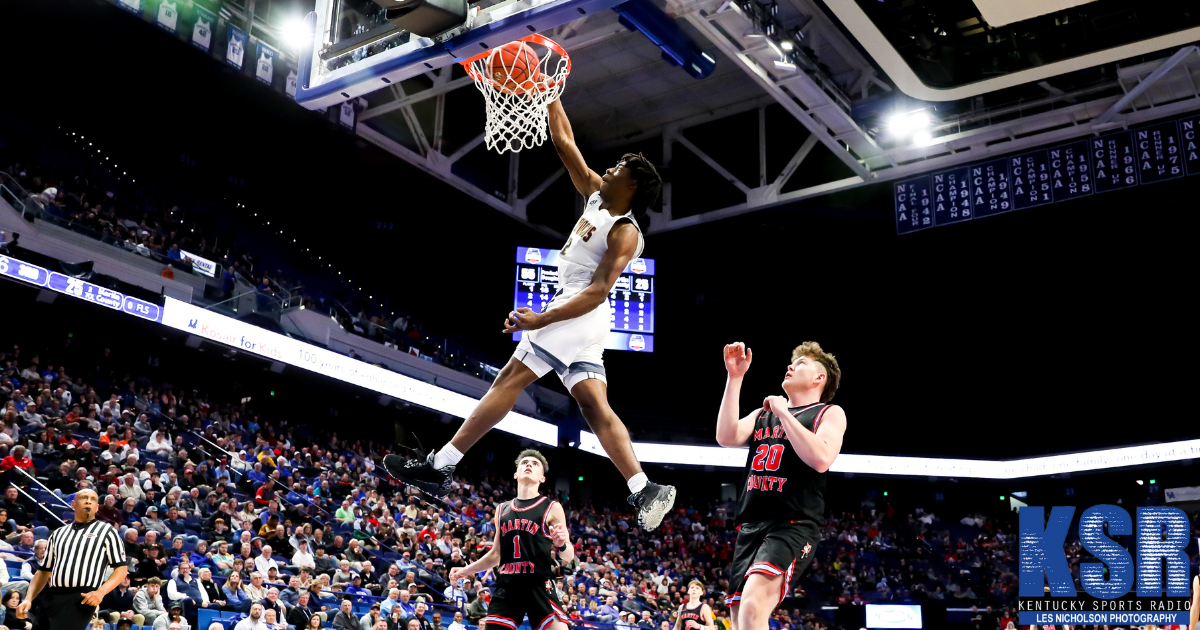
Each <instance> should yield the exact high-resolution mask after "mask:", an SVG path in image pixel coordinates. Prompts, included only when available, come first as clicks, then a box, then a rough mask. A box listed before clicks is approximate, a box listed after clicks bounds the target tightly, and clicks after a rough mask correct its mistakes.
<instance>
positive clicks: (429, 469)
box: [383, 452, 454, 497]
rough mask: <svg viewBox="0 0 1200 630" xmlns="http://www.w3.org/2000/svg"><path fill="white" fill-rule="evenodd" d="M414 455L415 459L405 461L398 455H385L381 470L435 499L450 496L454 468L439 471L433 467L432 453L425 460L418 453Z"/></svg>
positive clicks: (447, 467) (449, 467)
mask: <svg viewBox="0 0 1200 630" xmlns="http://www.w3.org/2000/svg"><path fill="white" fill-rule="evenodd" d="M414 454H416V455H417V456H418V457H417V458H416V459H405V458H404V457H401V456H399V455H385V456H384V458H383V469H384V470H386V471H387V474H389V475H391V476H392V477H394V478H396V479H398V480H400V481H402V482H404V483H406V484H408V485H410V486H415V487H416V488H418V489H420V490H421V491H422V492H426V493H429V494H432V495H435V496H437V497H445V496H446V495H448V494H450V484H451V482H453V480H454V466H446V467H445V468H442V469H440V470H439V469H436V468H434V467H433V453H432V452H431V453H429V455H428V456H427V457H425V459H421V458H420V453H419V452H414Z"/></svg>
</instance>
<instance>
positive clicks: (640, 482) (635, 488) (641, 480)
mask: <svg viewBox="0 0 1200 630" xmlns="http://www.w3.org/2000/svg"><path fill="white" fill-rule="evenodd" d="M649 481H650V480H649V479H647V478H646V473H644V472H640V473H638V474H636V475H634V476H632V477H630V478H629V479H627V480H626V481H625V483H627V484H629V491H630V492H632V493H634V494H636V493H638V492H641V491H642V488H645V487H646V484H647V483H649Z"/></svg>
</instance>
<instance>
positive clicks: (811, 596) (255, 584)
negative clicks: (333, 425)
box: [0, 346, 1015, 630]
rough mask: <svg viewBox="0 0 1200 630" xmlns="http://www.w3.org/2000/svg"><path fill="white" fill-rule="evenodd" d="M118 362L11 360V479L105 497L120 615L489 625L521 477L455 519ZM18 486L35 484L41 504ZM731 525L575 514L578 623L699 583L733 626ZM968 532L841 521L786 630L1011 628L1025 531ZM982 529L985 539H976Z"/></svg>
mask: <svg viewBox="0 0 1200 630" xmlns="http://www.w3.org/2000/svg"><path fill="white" fill-rule="evenodd" d="M106 357H107V353H105V356H101V357H93V358H92V359H93V360H91V361H88V363H89V364H90V363H96V364H97V365H99V366H100V367H97V368H95V369H93V370H92V371H91V373H89V374H80V375H76V374H74V373H73V372H68V369H69V368H68V366H65V365H61V364H59V363H57V362H52V359H51V358H50V357H46V358H45V359H46V360H45V361H43V360H42V357H39V356H25V355H23V354H22V353H21V351H20V349H19V347H16V346H14V347H13V349H12V350H11V351H8V352H5V353H3V354H0V369H3V379H2V380H0V401H2V402H3V408H4V429H3V431H0V455H4V456H6V457H5V458H4V459H3V461H0V471H7V470H10V469H11V468H14V467H15V468H21V469H25V470H28V471H29V472H30V473H32V474H34V475H36V476H39V477H43V478H44V480H43V481H42V483H43V484H44V485H45V486H46V488H47V489H48V491H49V492H52V493H54V494H56V495H58V496H61V497H63V498H64V499H66V500H69V499H70V497H71V495H72V494H73V493H74V492H76V491H77V490H78V489H80V488H82V487H92V488H95V489H96V490H97V491H99V492H100V493H101V496H102V502H103V508H102V509H101V512H100V515H99V517H100V518H102V519H104V520H107V521H109V522H111V523H113V525H114V526H115V527H117V528H118V529H119V530H120V531H121V533H122V535H123V536H124V537H125V540H126V541H127V543H126V545H127V552H128V554H129V557H130V558H131V563H132V570H131V573H130V576H131V591H132V594H130V591H124V592H123V593H122V594H121V595H120V597H122V598H124V599H127V600H128V601H127V602H125V603H117V602H116V601H115V600H114V601H110V602H109V603H108V605H107V606H106V607H104V609H105V610H106V611H112V612H114V613H118V616H121V615H125V616H129V617H132V616H133V615H142V616H143V618H144V619H146V620H148V622H149V623H150V624H151V625H153V623H154V622H155V621H156V619H153V618H154V617H155V613H156V612H157V613H158V615H159V616H165V617H164V618H168V617H169V616H170V614H171V609H170V605H171V603H172V602H180V603H181V607H180V610H179V613H180V614H181V615H182V618H184V619H187V618H189V617H193V615H194V612H195V610H196V609H197V608H206V607H216V608H220V609H222V610H228V611H236V612H244V613H251V612H252V610H251V607H252V605H253V604H254V603H255V602H259V603H263V604H264V605H265V606H266V608H267V609H272V608H273V609H275V610H276V611H277V615H278V619H282V620H284V621H291V622H294V621H295V620H296V619H297V615H300V616H305V615H306V612H305V611H307V612H311V613H314V614H315V615H316V616H317V617H319V618H321V619H322V620H323V621H325V622H326V624H327V625H333V626H334V627H337V620H338V614H339V613H340V612H342V611H341V610H340V609H341V607H342V603H341V600H342V599H343V598H347V597H349V598H350V599H351V600H356V601H358V602H359V604H360V605H365V604H367V603H372V604H378V605H379V610H378V613H377V614H378V615H379V617H381V618H391V617H397V618H396V619H393V620H392V621H393V622H394V623H393V624H392V625H393V626H396V627H401V626H397V625H396V624H402V627H404V628H405V630H408V624H407V622H408V621H409V620H412V619H414V618H415V619H417V620H418V625H421V626H422V627H424V624H425V623H433V622H434V616H433V615H434V613H435V612H436V613H437V614H438V621H441V622H443V623H447V624H448V623H450V622H451V621H452V619H454V618H455V616H456V615H457V616H461V617H462V619H461V621H460V623H461V624H463V625H472V624H477V623H478V621H479V619H480V618H482V617H483V616H484V615H485V614H486V607H487V602H488V601H489V598H490V594H489V586H490V583H491V580H492V576H490V575H487V574H485V575H482V576H479V578H478V580H476V581H475V582H473V583H466V584H463V585H461V586H459V585H457V584H453V585H452V584H449V583H448V582H447V581H446V579H445V578H446V575H447V573H448V571H449V569H450V568H452V567H457V566H465V565H466V564H468V563H470V562H471V561H473V560H474V559H476V558H478V557H479V556H480V555H481V554H483V553H486V551H487V549H488V547H489V545H490V544H491V543H492V541H493V537H494V534H495V530H494V525H493V522H492V518H493V516H494V506H495V505H496V504H497V503H499V502H501V501H504V500H506V499H508V498H511V497H512V496H513V492H514V487H513V482H512V480H511V479H510V478H506V475H504V474H503V472H504V471H501V473H500V474H497V473H493V472H483V473H480V474H478V475H476V476H474V477H473V478H472V479H467V478H458V479H457V480H456V482H455V485H454V491H453V492H452V493H451V494H450V496H449V497H447V499H446V502H445V503H444V504H442V503H436V502H434V503H431V502H429V501H428V500H426V499H425V498H424V497H423V496H421V495H414V494H409V493H406V492H405V491H403V489H402V488H401V487H400V486H398V485H394V484H392V483H391V482H390V481H388V480H387V479H386V478H384V477H381V476H380V475H378V474H375V470H376V468H377V467H378V466H379V459H380V457H382V455H383V454H385V453H386V452H387V450H388V448H389V445H385V444H377V443H374V442H371V441H365V440H361V439H357V440H349V439H342V438H339V437H338V435H337V434H336V433H333V432H327V431H324V430H322V429H320V428H318V427H309V426H305V425H301V424H293V423H290V422H288V421H286V420H283V419H267V418H260V417H259V416H258V415H256V414H255V413H254V411H253V410H252V409H250V408H248V407H245V406H242V405H240V404H222V403H219V402H214V401H210V400H209V399H208V398H207V396H205V395H202V394H199V393H197V392H194V391H188V390H186V389H176V388H173V387H171V386H169V385H160V384H156V383H154V382H153V381H151V380H149V379H147V378H144V377H123V378H118V377H117V373H118V372H117V371H113V370H112V369H111V368H108V371H107V372H106V371H105V370H106V368H105V367H104V366H105V365H106V363H105V359H106ZM35 460H36V461H37V463H38V465H37V466H35V465H34V461H35ZM10 474H11V475H12V481H13V482H14V483H15V484H17V485H18V486H22V487H24V488H26V489H28V490H29V491H30V492H38V491H40V488H39V487H37V486H36V484H33V483H32V482H31V481H30V480H29V479H27V478H25V477H24V476H23V475H20V474H19V473H10ZM16 492H17V490H16V488H10V490H9V495H10V496H9V497H7V498H6V500H5V501H4V502H0V528H8V529H6V531H9V532H10V533H8V534H7V536H8V537H9V538H13V537H16V538H17V539H18V540H17V543H18V545H22V544H24V543H29V544H24V546H25V547H28V548H29V550H30V551H32V552H33V553H34V554H35V558H36V557H37V555H36V554H37V553H39V552H38V550H37V544H35V541H33V540H32V538H33V536H32V534H33V532H32V531H31V530H28V531H27V529H25V528H29V527H30V526H32V525H33V524H34V523H33V521H32V518H33V516H34V514H33V510H31V509H30V508H31V506H28V505H26V504H24V503H23V502H22V500H21V498H20V497H18V496H16ZM568 505H569V503H568ZM730 510H731V506H729V505H725V504H712V505H705V506H703V507H700V508H696V507H681V508H679V509H678V510H677V511H676V512H675V513H673V514H672V515H670V516H669V517H668V518H666V519H665V520H664V522H663V524H662V526H661V527H660V528H659V529H657V530H655V531H653V532H644V531H642V530H640V529H638V528H637V527H636V520H633V518H632V514H631V513H629V512H628V510H627V509H623V508H622V507H617V508H613V507H609V506H599V505H591V504H589V503H584V504H582V505H575V506H572V509H570V510H569V511H568V519H569V522H570V527H571V530H572V532H573V539H574V542H575V546H576V554H577V557H578V558H579V560H578V561H577V563H576V565H575V566H571V567H565V570H564V577H563V578H562V579H560V581H559V589H560V591H561V596H562V598H563V602H564V605H565V609H566V610H567V612H568V613H569V615H570V617H571V618H572V619H575V620H578V621H579V623H580V624H593V625H594V624H614V625H615V627H616V629H617V630H624V627H625V626H628V627H629V628H633V627H635V626H636V627H639V628H645V629H653V628H658V629H661V628H664V627H673V626H674V621H675V617H676V615H677V611H678V608H679V606H680V604H682V602H683V599H684V597H685V592H686V584H687V583H688V582H689V581H691V580H693V579H696V580H700V581H701V582H703V583H704V584H705V585H706V587H707V588H708V591H709V592H708V594H707V596H706V601H707V602H708V603H709V604H710V606H712V608H713V610H714V612H715V615H716V617H717V621H718V624H719V625H721V626H723V627H725V628H728V626H729V619H728V609H727V608H726V607H725V605H724V597H723V596H724V593H725V588H726V587H727V585H728V581H727V575H726V571H727V566H728V563H729V559H730V556H731V554H732V552H733V544H734V541H735V539H736V526H735V524H734V523H733V522H732V520H731V518H730ZM41 516H42V517H41V518H40V519H39V522H41V523H43V524H44V523H45V522H46V520H48V519H47V518H46V515H44V514H43V515H41ZM5 519H7V520H5ZM6 523H11V524H12V525H11V527H9V526H7V525H6ZM953 525H954V528H953V529H955V530H956V532H958V534H959V535H952V534H951V531H950V528H943V527H942V523H941V522H940V521H939V520H938V519H937V517H936V516H934V515H933V514H930V513H922V512H919V511H918V513H916V514H908V515H905V516H904V517H903V518H897V517H895V516H894V515H893V514H892V513H891V510H890V508H888V510H886V511H883V510H881V511H879V512H877V513H875V514H873V515H872V514H870V513H869V512H863V513H857V514H850V513H843V514H835V515H831V517H830V518H829V519H828V520H827V522H826V523H825V526H824V536H825V541H824V542H823V543H822V545H820V546H818V558H817V559H816V560H815V561H814V563H813V565H812V567H811V569H810V570H809V572H808V573H807V575H806V577H805V579H804V581H803V582H802V585H801V587H800V588H798V589H797V590H796V592H794V593H792V597H791V598H789V600H788V601H787V602H785V604H784V605H783V606H781V607H780V608H779V609H778V611H777V612H776V614H775V615H774V616H773V618H772V620H771V627H772V629H773V630H784V629H788V630H799V628H802V627H803V628H806V629H810V630H811V629H815V628H820V627H822V626H823V625H825V624H824V622H822V621H821V620H820V619H819V618H817V617H815V616H813V615H812V612H811V611H812V610H813V609H814V607H815V606H817V605H819V604H829V603H842V602H844V603H867V602H871V603H878V602H887V601H896V602H899V601H917V602H920V601H923V600H926V599H957V600H961V605H962V606H964V607H969V606H972V605H977V606H979V607H980V609H981V611H984V613H981V614H983V615H988V616H991V617H992V618H993V619H992V620H989V623H988V624H987V625H986V626H985V630H991V629H992V628H993V627H997V628H1003V625H1000V624H1001V621H1002V619H1003V617H1002V616H1001V615H1002V613H1001V611H1002V608H1001V607H1002V606H1004V605H1005V604H1007V603H1008V602H1010V601H1011V597H1010V589H1011V588H1012V587H1013V584H1014V580H1015V578H1014V576H1013V574H1012V572H1011V562H1012V558H1013V553H1014V548H1013V543H1014V541H1015V538H1014V537H1013V533H1012V523H1011V522H1004V523H999V524H994V523H992V522H991V521H990V520H989V519H987V518H984V517H974V516H972V517H968V518H967V519H964V520H963V521H962V522H956V523H953ZM968 532H974V537H973V538H971V539H967V538H965V537H964V535H965V533H968ZM23 538H30V540H24V539H23ZM10 544H11V541H10ZM272 585H274V586H272ZM114 593H116V592H115V591H114ZM164 594H165V596H164ZM156 595H157V597H158V598H159V599H158V600H155V599H154V597H155V596H156ZM302 595H303V598H304V601H303V603H302V602H301V596H302ZM139 596H140V597H141V598H142V600H138V599H137V598H138V597H139ZM113 597H114V598H115V597H117V596H116V595H114V596H113ZM110 599H112V598H110ZM139 601H140V603H139ZM164 604H165V605H164ZM351 605H353V603H352V604H351ZM419 605H423V606H422V607H421V608H418V606H419ZM297 606H301V608H300V611H301V612H296V613H294V609H296V608H297ZM989 606H990V607H992V608H991V610H992V611H996V612H990V611H988V607H989ZM393 609H398V610H399V611H400V612H398V613H397V612H394V610H393ZM419 610H420V611H422V612H425V613H427V614H420V613H418V611H419ZM293 613H294V614H293ZM372 614H375V613H372V612H370V611H368V612H367V613H366V614H365V615H363V616H364V617H370V616H371V615H372ZM414 615H416V616H415V617H414ZM343 617H346V615H343ZM421 620H425V621H421ZM343 621H344V620H343ZM359 621H360V622H361V621H363V619H362V618H361V617H360V619H359ZM991 621H994V624H995V625H993V623H991ZM292 625H296V624H294V623H293V624H292ZM342 625H343V626H345V624H342ZM360 627H366V626H362V625H361V624H360ZM389 627H391V626H389Z"/></svg>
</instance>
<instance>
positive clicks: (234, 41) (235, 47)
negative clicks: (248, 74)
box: [225, 24, 246, 70]
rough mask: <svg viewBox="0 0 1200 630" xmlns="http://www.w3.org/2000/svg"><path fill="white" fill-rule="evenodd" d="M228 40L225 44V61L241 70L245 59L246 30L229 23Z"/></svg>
mask: <svg viewBox="0 0 1200 630" xmlns="http://www.w3.org/2000/svg"><path fill="white" fill-rule="evenodd" d="M228 41H229V43H228V44H226V45H225V61H226V63H228V64H229V65H231V66H233V67H234V68H237V69H238V70H241V69H242V68H243V67H244V66H243V63H244V62H245V59H246V31H243V30H242V29H240V28H238V27H236V26H234V25H232V24H230V25H229V37H228Z"/></svg>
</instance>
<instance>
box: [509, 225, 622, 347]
mask: <svg viewBox="0 0 1200 630" xmlns="http://www.w3.org/2000/svg"><path fill="white" fill-rule="evenodd" d="M637 246H638V229H637V228H636V227H634V226H633V224H632V223H629V222H627V221H624V222H621V223H618V224H616V225H615V226H613V228H612V229H611V230H609V232H608V251H606V252H604V256H602V257H600V264H599V265H597V267H596V272H595V273H593V274H592V283H591V284H589V285H588V286H587V288H585V289H584V290H582V291H580V292H579V293H576V294H575V295H573V296H571V299H569V300H567V301H566V302H563V305H562V306H560V307H558V308H553V309H550V310H547V311H545V312H544V313H534V312H533V310H532V309H530V308H527V307H521V308H519V309H517V310H516V311H513V312H511V313H509V315H508V319H507V320H505V322H504V332H506V333H511V332H516V331H518V330H537V329H539V328H543V327H545V326H549V325H550V324H553V323H555V322H561V321H565V320H568V319H575V318H576V317H579V316H580V315H583V314H585V313H590V312H592V311H593V310H595V309H596V307H598V306H600V305H601V304H603V303H604V301H605V300H607V299H608V290H609V289H610V288H611V287H612V286H613V284H614V283H616V281H617V278H618V277H620V275H621V272H622V271H624V270H625V267H626V266H627V265H628V264H629V261H630V260H631V259H632V258H633V255H634V254H636V253H637Z"/></svg>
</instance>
